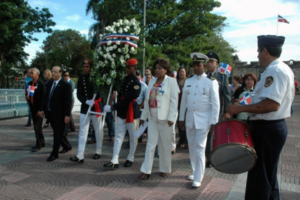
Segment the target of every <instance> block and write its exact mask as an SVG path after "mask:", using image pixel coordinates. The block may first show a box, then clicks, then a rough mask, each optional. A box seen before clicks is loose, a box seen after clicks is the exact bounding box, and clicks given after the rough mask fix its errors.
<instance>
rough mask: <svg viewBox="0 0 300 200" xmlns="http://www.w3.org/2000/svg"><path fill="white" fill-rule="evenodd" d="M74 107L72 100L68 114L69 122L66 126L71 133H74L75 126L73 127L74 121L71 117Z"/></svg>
mask: <svg viewBox="0 0 300 200" xmlns="http://www.w3.org/2000/svg"><path fill="white" fill-rule="evenodd" d="M73 107H74V100H72V108H71V114H70V122H69V124H68V129H69V130H70V131H72V132H74V131H75V125H74V119H73V115H72V110H73Z"/></svg>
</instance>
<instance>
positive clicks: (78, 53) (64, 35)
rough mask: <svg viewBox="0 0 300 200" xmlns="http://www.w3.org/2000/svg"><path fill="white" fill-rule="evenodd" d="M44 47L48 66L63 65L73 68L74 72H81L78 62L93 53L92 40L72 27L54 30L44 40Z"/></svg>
mask: <svg viewBox="0 0 300 200" xmlns="http://www.w3.org/2000/svg"><path fill="white" fill-rule="evenodd" d="M43 49H44V51H45V55H46V66H47V68H51V67H53V66H54V65H59V66H62V65H63V66H65V67H66V68H69V69H72V70H73V71H72V73H73V74H78V73H79V72H81V69H80V70H79V69H78V64H81V63H82V61H83V60H84V59H85V58H87V55H90V54H91V48H90V42H89V41H88V40H87V38H86V37H85V36H83V35H81V34H80V33H79V32H78V31H76V30H72V29H67V30H56V31H54V32H53V33H52V34H51V35H49V36H48V37H47V38H46V39H45V40H44V41H43ZM90 59H91V58H90ZM79 66H81V65H79Z"/></svg>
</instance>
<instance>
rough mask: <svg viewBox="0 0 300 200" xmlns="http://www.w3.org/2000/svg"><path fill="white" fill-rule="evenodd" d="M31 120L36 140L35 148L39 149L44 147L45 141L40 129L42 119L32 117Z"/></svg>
mask: <svg viewBox="0 0 300 200" xmlns="http://www.w3.org/2000/svg"><path fill="white" fill-rule="evenodd" d="M32 120H33V127H34V132H35V138H36V144H35V147H36V148H38V149H40V148H41V147H44V146H45V139H44V135H43V129H42V125H43V118H41V117H37V116H36V115H33V116H32Z"/></svg>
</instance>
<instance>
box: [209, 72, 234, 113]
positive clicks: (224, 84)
mask: <svg viewBox="0 0 300 200" xmlns="http://www.w3.org/2000/svg"><path fill="white" fill-rule="evenodd" d="M212 76H213V77H214V78H215V79H217V81H218V84H219V98H220V112H222V113H220V114H224V113H226V109H227V107H228V105H229V104H230V100H231V96H230V92H229V82H228V76H227V75H226V74H222V73H220V72H218V70H216V71H215V73H214V74H213V75H212Z"/></svg>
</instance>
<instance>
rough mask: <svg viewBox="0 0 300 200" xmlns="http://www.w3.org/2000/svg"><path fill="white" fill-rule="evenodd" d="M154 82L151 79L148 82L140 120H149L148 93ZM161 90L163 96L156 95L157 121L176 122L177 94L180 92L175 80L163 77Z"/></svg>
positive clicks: (154, 80)
mask: <svg viewBox="0 0 300 200" xmlns="http://www.w3.org/2000/svg"><path fill="white" fill-rule="evenodd" d="M155 82H156V78H154V79H152V80H151V81H150V82H149V85H148V90H147V95H146V99H145V103H144V110H143V112H142V116H141V119H142V120H147V119H148V118H150V107H149V96H150V91H151V89H152V87H153V85H154V84H155ZM162 85H163V86H162V88H161V89H162V90H163V91H164V94H163V95H157V97H156V99H157V109H158V112H157V114H158V119H159V120H168V121H172V122H176V119H177V114H178V110H177V108H178V94H179V92H180V90H179V88H178V85H177V82H176V79H174V78H171V77H169V76H165V79H164V81H163V82H162Z"/></svg>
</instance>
